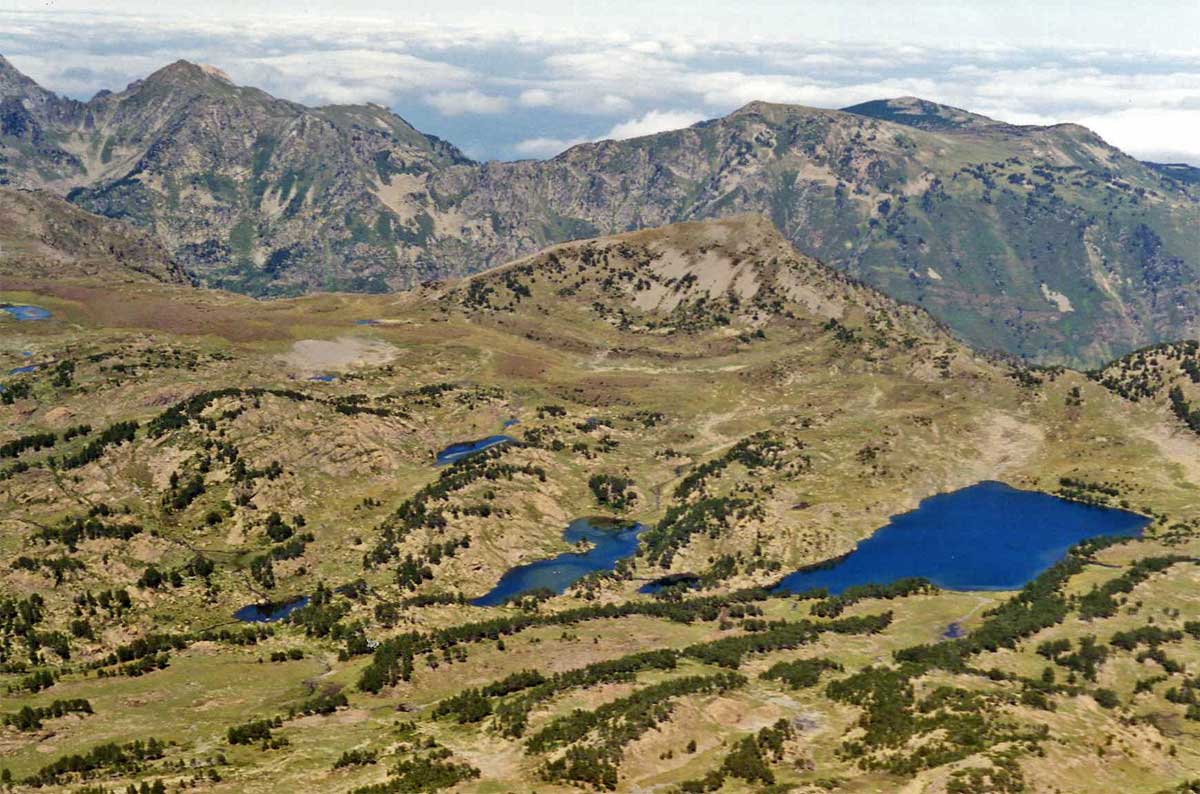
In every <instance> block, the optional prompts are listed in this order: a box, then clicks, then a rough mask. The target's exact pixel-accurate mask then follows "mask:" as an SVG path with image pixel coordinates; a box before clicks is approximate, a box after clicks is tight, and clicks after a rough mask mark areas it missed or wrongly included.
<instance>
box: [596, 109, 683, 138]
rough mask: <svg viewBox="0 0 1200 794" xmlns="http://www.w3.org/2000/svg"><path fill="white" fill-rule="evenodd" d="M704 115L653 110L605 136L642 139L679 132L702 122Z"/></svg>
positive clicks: (679, 111)
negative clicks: (644, 136)
mask: <svg viewBox="0 0 1200 794" xmlns="http://www.w3.org/2000/svg"><path fill="white" fill-rule="evenodd" d="M703 119H704V114H702V113H696V112H694V111H688V110H652V111H650V112H649V113H647V114H646V115H644V116H642V117H641V118H637V119H629V120H628V121H622V122H621V123H620V124H618V125H616V126H615V127H613V128H612V129H611V130H609V131H608V134H607V135H605V136H604V137H605V138H612V139H613V140H618V141H621V140H625V139H626V138H640V137H642V136H643V135H653V134H654V133H656V132H666V131H667V130H678V129H682V128H683V127H690V126H692V125H693V124H695V123H696V122H697V121H702V120H703Z"/></svg>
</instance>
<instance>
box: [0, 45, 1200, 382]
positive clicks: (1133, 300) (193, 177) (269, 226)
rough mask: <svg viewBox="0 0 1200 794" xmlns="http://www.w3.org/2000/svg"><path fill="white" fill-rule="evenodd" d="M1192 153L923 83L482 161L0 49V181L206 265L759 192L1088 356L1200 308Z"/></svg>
mask: <svg viewBox="0 0 1200 794" xmlns="http://www.w3.org/2000/svg"><path fill="white" fill-rule="evenodd" d="M1194 172H1195V169H1191V168H1189V167H1186V166H1177V165H1170V164H1166V165H1164V164H1154V163H1142V162H1138V161H1137V160H1135V159H1133V158H1131V157H1129V156H1127V155H1125V154H1123V153H1122V152H1120V151H1119V150H1117V149H1115V148H1113V147H1112V146H1110V145H1108V144H1107V143H1105V142H1104V141H1103V140H1102V139H1101V138H1099V137H1098V136H1097V135H1095V134H1094V133H1092V132H1090V131H1088V130H1087V129H1085V128H1083V127H1079V126H1076V125H1071V124H1060V125H1054V126H1050V127H1029V126H1019V125H1012V124H1006V123H1004V122H1002V121H996V120H992V119H989V118H986V117H984V116H980V115H978V114H974V113H970V112H967V111H964V110H959V109H956V108H950V107H946V106H944V105H938V104H935V103H932V102H927V101H924V100H920V99H915V98H901V99H893V100H880V101H875V102H867V103H864V104H860V105H856V106H853V107H849V108H846V109H844V110H841V111H837V110H820V109H814V108H807V107H799V106H791V105H773V104H767V103H762V102H754V103H751V104H749V105H747V106H745V107H743V108H741V109H739V110H737V111H735V112H734V113H731V114H730V115H728V116H726V117H724V118H720V119H714V120H712V121H706V122H701V123H699V124H696V125H694V126H692V127H690V128H687V129H683V130H676V131H672V132H665V133H660V134H656V135H651V136H647V137H642V138H635V139H632V140H624V141H599V142H596V143H585V144H581V145H578V146H575V147H573V148H571V149H570V150H568V151H566V152H564V153H562V154H560V155H559V156H557V157H555V158H553V159H551V160H548V161H544V162H535V161H525V162H512V163H504V162H490V163H475V162H472V161H471V160H469V159H468V158H467V157H465V156H464V155H463V154H462V153H461V152H460V151H459V150H457V149H456V148H455V147H454V146H453V145H451V144H449V143H446V142H444V141H441V140H438V139H437V138H435V137H433V136H429V135H425V134H423V133H421V132H419V131H418V130H416V129H414V128H413V127H412V126H411V125H410V124H408V123H406V122H405V121H404V120H403V119H401V118H400V117H398V116H396V115H395V114H393V113H392V112H390V111H389V110H387V109H385V108H382V107H378V106H374V105H360V106H329V107H320V108H308V107H304V106H301V105H298V104H296V103H293V102H288V101H284V100H280V99H276V98H274V97H271V96H269V95H268V94H266V93H264V92H262V91H259V90H257V89H254V88H249V87H242V86H237V85H235V84H234V83H233V82H232V81H230V79H229V78H228V77H226V76H225V75H224V74H223V73H221V72H220V70H219V69H216V68H213V67H209V66H199V65H195V64H191V63H187V62H184V61H180V62H177V63H174V64H171V65H170V66H167V67H165V68H163V69H161V70H159V71H158V72H155V73H154V74H152V75H150V76H149V77H147V78H146V79H144V80H140V81H137V82H135V83H133V84H131V85H129V86H128V87H126V88H125V89H124V90H123V91H120V92H118V93H111V92H101V93H100V94H98V95H97V96H96V97H94V98H92V99H91V100H89V101H88V102H77V101H74V100H68V99H63V98H60V97H57V96H55V95H54V94H52V93H50V92H48V91H45V90H44V89H42V88H40V87H39V86H37V85H36V83H34V82H33V81H31V80H29V79H28V78H26V77H25V76H23V75H21V74H20V73H19V72H17V71H16V70H15V69H14V68H13V67H12V66H11V65H10V64H9V63H8V62H7V61H4V60H3V59H0V181H3V182H4V183H7V184H9V185H12V186H21V187H36V188H41V189H45V190H48V191H52V192H54V193H56V194H58V195H60V196H63V197H65V198H67V199H68V200H69V201H70V202H72V203H74V204H76V205H77V206H79V207H81V208H84V209H86V210H88V211H89V212H92V213H95V214H99V215H103V216H106V217H109V218H115V219H119V220H122V221H125V222H128V223H130V224H133V225H135V226H138V227H140V228H142V229H144V230H146V231H147V232H149V233H150V234H152V235H153V236H154V238H155V239H157V240H158V242H159V243H160V244H161V245H162V246H163V247H164V248H165V250H166V251H167V252H169V254H170V256H171V257H172V258H173V259H174V260H175V261H176V262H178V263H179V265H180V266H182V267H183V268H185V269H186V270H187V271H188V272H189V273H190V274H192V275H193V276H194V277H195V278H197V279H198V280H200V281H201V282H203V283H205V284H208V285H210V286H216V287H221V288H225V289H230V290H235V291H239V292H243V293H247V294H251V295H255V296H284V295H296V294H301V293H304V292H312V291H329V290H348V291H359V292H383V291H388V290H393V289H400V288H405V287H409V286H413V285H416V284H419V283H422V282H425V281H429V280H434V279H441V278H446V277H451V276H461V275H466V274H469V273H472V272H477V271H479V270H481V269H485V268H487V267H490V266H494V265H498V264H502V263H504V262H507V261H509V260H511V259H514V258H517V257H520V256H524V255H527V254H530V253H532V252H534V251H537V250H539V249H540V248H542V247H544V246H546V245H550V244H554V243H558V242H563V241H567V240H572V239H578V238H586V237H591V236H595V235H602V234H616V233H622V232H626V231H630V230H636V229H642V228H650V227H656V226H661V225H663V224H668V223H674V222H678V221H684V220H695V219H704V218H720V217H726V216H730V215H735V214H741V213H747V212H750V213H757V214H760V215H762V216H764V217H766V218H769V219H770V220H771V222H772V223H773V224H774V225H775V227H776V228H777V229H778V230H779V231H780V232H781V233H782V234H783V235H784V237H785V238H786V239H787V240H788V241H789V242H791V243H792V244H793V245H795V246H796V247H797V248H798V249H799V250H801V251H804V252H805V253H807V254H809V255H812V256H814V257H816V258H818V259H819V260H821V261H823V262H826V263H827V264H829V265H830V266H832V267H834V268H836V269H837V270H839V271H841V272H843V273H845V274H847V275H849V276H852V277H854V278H856V279H860V280H862V281H863V282H865V283H867V284H871V285H873V286H875V287H877V288H879V289H880V290H882V291H883V292H884V293H886V294H888V295H890V296H892V297H894V298H897V299H899V300H901V301H905V302H909V303H913V304H916V305H919V306H922V307H924V308H926V309H927V310H929V312H931V313H932V314H933V316H935V317H936V318H938V319H940V320H941V321H943V322H944V323H946V325H947V326H948V327H949V328H951V329H952V330H953V331H954V332H955V333H956V334H957V335H958V336H959V337H960V338H961V339H963V340H965V341H967V342H969V343H971V344H973V345H975V346H978V347H980V348H982V349H989V350H995V351H1002V352H1007V353H1011V354H1015V355H1017V356H1020V357H1023V358H1026V359H1028V360H1030V361H1033V362H1040V363H1065V364H1073V365H1083V366H1093V365H1098V364H1101V363H1103V362H1105V361H1107V360H1108V359H1110V358H1112V357H1114V356H1117V355H1121V354H1124V353H1127V352H1129V351H1131V350H1134V349H1136V348H1139V347H1142V346H1144V345H1147V344H1152V343H1157V342H1162V341H1171V340H1174V339H1177V338H1179V337H1184V336H1190V335H1195V334H1196V333H1197V331H1198V329H1200V295H1198V294H1197V287H1196V286H1195V285H1196V283H1197V276H1198V275H1200V256H1198V254H1197V252H1198V251H1200V193H1198V192H1197V181H1196V179H1195V178H1194Z"/></svg>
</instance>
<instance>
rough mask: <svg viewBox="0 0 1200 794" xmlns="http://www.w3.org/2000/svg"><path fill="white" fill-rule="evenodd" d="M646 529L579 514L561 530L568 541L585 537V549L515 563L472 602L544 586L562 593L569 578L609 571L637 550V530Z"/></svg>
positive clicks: (491, 601)
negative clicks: (488, 589)
mask: <svg viewBox="0 0 1200 794" xmlns="http://www.w3.org/2000/svg"><path fill="white" fill-rule="evenodd" d="M643 529H645V527H643V526H642V525H641V524H637V523H633V524H630V523H621V522H617V521H613V520H611V519H600V518H579V519H576V520H575V521H572V522H571V523H570V524H568V525H567V528H566V529H565V530H563V539H564V540H566V541H567V542H568V543H578V542H579V541H581V540H583V541H587V542H588V543H591V544H592V548H591V549H589V550H588V551H586V552H584V553H582V554H578V553H573V552H568V553H566V554H560V555H558V556H557V557H553V558H551V559H547V560H539V561H537V562H531V563H529V564H528V565H518V566H517V567H516V568H512V569H510V570H509V571H508V572H507V573H505V574H504V575H503V576H501V577H500V582H499V583H498V584H497V585H496V586H495V587H493V588H492V589H491V591H489V592H488V593H487V594H486V595H482V596H480V597H479V598H476V599H475V600H473V601H472V602H471V603H472V604H475V605H476V606H481V607H492V606H496V605H498V604H502V603H504V602H505V601H507V600H508V599H509V598H512V597H513V596H515V595H519V594H521V593H527V592H529V591H530V590H538V589H541V588H546V589H549V590H553V591H554V592H555V593H561V592H563V591H564V590H566V589H567V587H568V586H570V585H571V583H572V582H574V581H576V580H578V579H580V578H582V577H584V576H586V575H587V574H589V573H592V572H594V571H611V570H612V569H613V567H614V566H616V564H617V561H618V560H621V559H623V558H625V557H632V556H633V555H634V554H635V553H636V552H637V545H638V534H639V533H640V532H641V531H642V530H643Z"/></svg>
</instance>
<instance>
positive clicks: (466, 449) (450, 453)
mask: <svg viewBox="0 0 1200 794" xmlns="http://www.w3.org/2000/svg"><path fill="white" fill-rule="evenodd" d="M510 441H516V439H515V438H513V437H512V436H505V435H495V436H488V437H487V438H480V439H477V440H475V441H459V442H458V443H457V444H451V445H450V446H448V447H446V448H445V449H443V450H442V451H441V452H439V453H438V454H437V465H439V466H445V465H446V464H449V463H454V462H455V461H459V460H462V459H463V458H466V457H469V456H471V455H474V454H475V453H476V452H482V451H483V450H485V449H488V448H490V447H494V446H496V445H498V444H507V443H508V442H510Z"/></svg>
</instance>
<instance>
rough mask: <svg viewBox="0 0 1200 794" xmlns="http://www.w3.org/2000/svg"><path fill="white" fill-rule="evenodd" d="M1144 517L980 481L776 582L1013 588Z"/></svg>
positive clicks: (797, 587)
mask: <svg viewBox="0 0 1200 794" xmlns="http://www.w3.org/2000/svg"><path fill="white" fill-rule="evenodd" d="M1147 523H1149V519H1148V518H1146V517H1144V516H1140V515H1137V514H1136V513H1130V512H1128V511H1126V510H1115V509H1112V508H1107V507H1092V506H1089V505H1084V504H1080V503H1078V502H1071V501H1067V500H1066V499H1060V498H1058V497H1056V496H1050V495H1049V494H1044V493H1038V492H1036V491H1022V490H1018V489H1016V488H1012V487H1010V486H1008V485H1005V484H1004V483H1000V482H981V483H978V484H976V485H972V486H969V487H967V488H962V489H960V490H957V491H954V492H952V493H946V494H938V495H937V496H931V497H929V498H928V499H925V500H924V501H922V502H921V504H920V505H919V506H918V507H917V509H916V510H913V511H911V512H908V513H903V514H901V515H898V516H893V517H892V520H891V521H890V522H889V523H888V524H887V525H886V526H884V527H883V528H881V529H880V530H878V531H877V532H876V533H875V534H874V535H871V537H869V538H866V539H865V540H863V541H862V542H861V543H859V544H858V548H857V549H855V550H854V551H852V552H850V553H849V554H847V555H846V556H844V557H841V558H839V559H837V560H831V561H830V562H828V563H823V564H821V565H816V566H813V567H811V568H805V569H802V570H799V571H796V572H795V573H793V574H790V575H788V576H786V577H784V578H783V580H782V581H780V582H779V584H778V585H777V587H778V588H779V589H781V590H786V591H789V592H796V593H798V592H801V591H804V590H810V589H812V588H816V587H824V588H826V589H828V590H829V592H830V593H833V594H837V593H840V592H842V591H843V590H845V589H846V588H847V587H852V586H854V585H860V584H888V583H890V582H894V581H896V580H897V579H903V578H905V577H909V576H923V577H925V578H926V579H929V580H930V581H931V582H933V583H934V584H936V585H938V586H939V587H942V588H945V589H947V590H1016V589H1019V588H1020V587H1022V586H1023V585H1025V583H1026V582H1028V581H1029V580H1031V579H1033V578H1034V577H1035V576H1037V575H1038V574H1040V573H1041V572H1042V571H1044V570H1046V569H1047V568H1049V567H1050V566H1051V565H1053V564H1054V563H1055V562H1057V561H1058V560H1060V559H1062V557H1063V555H1065V554H1066V552H1067V550H1068V549H1069V548H1071V546H1074V545H1075V544H1076V543H1079V542H1080V541H1083V540H1086V539H1087V538H1091V537H1095V536H1098V535H1120V536H1134V535H1138V534H1140V533H1141V530H1142V528H1143V527H1145V526H1146V524H1147Z"/></svg>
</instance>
